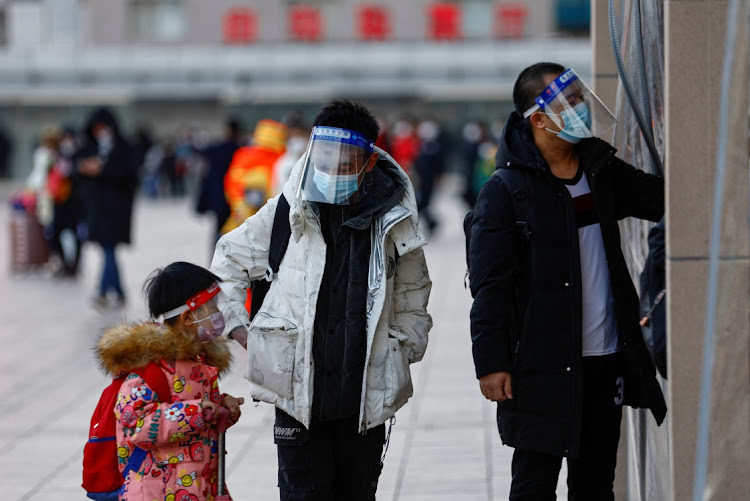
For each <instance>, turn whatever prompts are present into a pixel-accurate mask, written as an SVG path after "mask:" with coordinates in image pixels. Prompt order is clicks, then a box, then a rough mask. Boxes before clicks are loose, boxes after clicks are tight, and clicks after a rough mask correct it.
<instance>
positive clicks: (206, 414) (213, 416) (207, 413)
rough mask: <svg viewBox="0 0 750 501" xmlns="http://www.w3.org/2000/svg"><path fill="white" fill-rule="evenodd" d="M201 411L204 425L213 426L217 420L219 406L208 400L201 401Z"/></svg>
mask: <svg viewBox="0 0 750 501" xmlns="http://www.w3.org/2000/svg"><path fill="white" fill-rule="evenodd" d="M201 409H203V421H204V422H205V423H206V424H214V423H215V422H216V420H217V419H218V418H219V406H218V405H216V404H215V403H213V402H211V401H210V400H204V401H202V402H201Z"/></svg>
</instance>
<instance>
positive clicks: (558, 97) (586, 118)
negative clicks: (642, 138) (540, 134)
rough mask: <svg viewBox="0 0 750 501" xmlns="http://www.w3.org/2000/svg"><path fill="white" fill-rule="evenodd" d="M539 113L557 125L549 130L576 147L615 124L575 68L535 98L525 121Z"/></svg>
mask: <svg viewBox="0 0 750 501" xmlns="http://www.w3.org/2000/svg"><path fill="white" fill-rule="evenodd" d="M546 78H550V77H549V76H548V77H546ZM545 81H546V82H549V80H546V79H545ZM537 111H538V112H540V113H544V114H545V115H547V117H548V118H549V121H551V122H552V123H553V124H554V127H553V126H549V127H548V126H547V125H549V124H545V126H544V129H545V130H546V131H548V132H550V133H552V134H555V135H556V136H557V137H559V138H560V139H562V140H564V141H567V142H568V143H572V144H576V143H578V142H579V141H580V140H581V139H583V138H587V137H596V136H600V135H602V134H604V133H606V132H607V131H609V129H611V128H612V127H613V126H614V124H615V118H614V117H613V116H612V113H610V111H609V110H608V109H607V107H606V106H604V104H603V103H602V102H601V100H600V99H599V98H598V97H597V95H596V94H594V92H593V91H592V90H591V89H590V88H589V87H588V86H587V85H586V83H585V82H584V81H583V80H582V79H581V78H580V77H579V76H578V74H576V72H575V71H573V70H572V69H567V70H565V71H564V72H562V73H561V74H559V75H557V77H556V78H554V80H552V81H551V82H550V83H549V85H547V87H546V88H545V89H544V90H543V91H542V92H541V93H540V94H539V95H538V96H537V97H536V98H534V104H533V105H532V106H531V107H530V108H529V109H527V110H526V111H525V112H524V113H523V118H529V117H530V116H531V115H533V114H534V113H535V112H537ZM537 126H539V124H538V123H537Z"/></svg>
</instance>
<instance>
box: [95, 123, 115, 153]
mask: <svg viewBox="0 0 750 501" xmlns="http://www.w3.org/2000/svg"><path fill="white" fill-rule="evenodd" d="M95 137H96V143H97V145H98V146H99V154H101V155H107V154H109V152H110V151H112V148H113V147H114V145H115V136H114V134H113V133H112V129H110V128H109V127H100V128H99V129H98V130H97V131H96V133H95Z"/></svg>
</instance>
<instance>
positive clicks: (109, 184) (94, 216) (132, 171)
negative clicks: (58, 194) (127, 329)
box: [76, 108, 138, 307]
mask: <svg viewBox="0 0 750 501" xmlns="http://www.w3.org/2000/svg"><path fill="white" fill-rule="evenodd" d="M84 134H85V141H86V142H85V144H84V146H83V148H82V149H81V152H80V153H79V154H77V155H76V157H77V159H78V160H77V171H78V175H79V176H80V178H81V181H82V187H83V190H84V198H85V202H86V218H87V223H88V238H89V240H91V241H93V242H97V243H98V244H99V246H100V247H101V249H102V255H103V267H102V274H101V280H100V282H99V287H98V291H97V294H96V296H95V297H94V299H93V302H94V306H95V307H108V306H123V305H124V304H125V292H124V290H123V288H122V283H121V281H120V271H119V267H118V265H117V260H116V257H115V248H116V247H117V245H118V244H121V243H130V233H131V231H130V230H131V222H132V214H133V198H134V196H135V189H136V187H137V184H138V170H137V169H138V167H137V163H136V160H135V156H134V154H133V150H132V148H131V147H130V145H129V144H128V143H127V142H126V141H125V139H124V138H123V136H122V134H121V132H120V128H119V126H118V124H117V120H116V119H115V116H114V114H113V113H112V112H111V111H110V110H109V109H107V108H99V109H96V110H94V111H93V112H92V113H91V116H90V117H89V119H88V121H87V122H86V127H85V129H84ZM110 294H114V297H112V298H111V297H110ZM110 300H111V301H110Z"/></svg>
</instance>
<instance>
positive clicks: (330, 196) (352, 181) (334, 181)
mask: <svg viewBox="0 0 750 501" xmlns="http://www.w3.org/2000/svg"><path fill="white" fill-rule="evenodd" d="M313 182H314V183H315V187H316V188H318V190H319V191H320V193H321V194H322V195H323V197H324V198H325V202H327V203H329V204H342V203H344V202H346V201H347V200H349V198H350V197H351V196H352V195H354V193H356V191H357V188H358V187H359V176H358V175H357V174H348V175H343V174H337V175H334V174H328V173H327V172H323V171H319V170H317V169H315V171H314V172H313Z"/></svg>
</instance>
